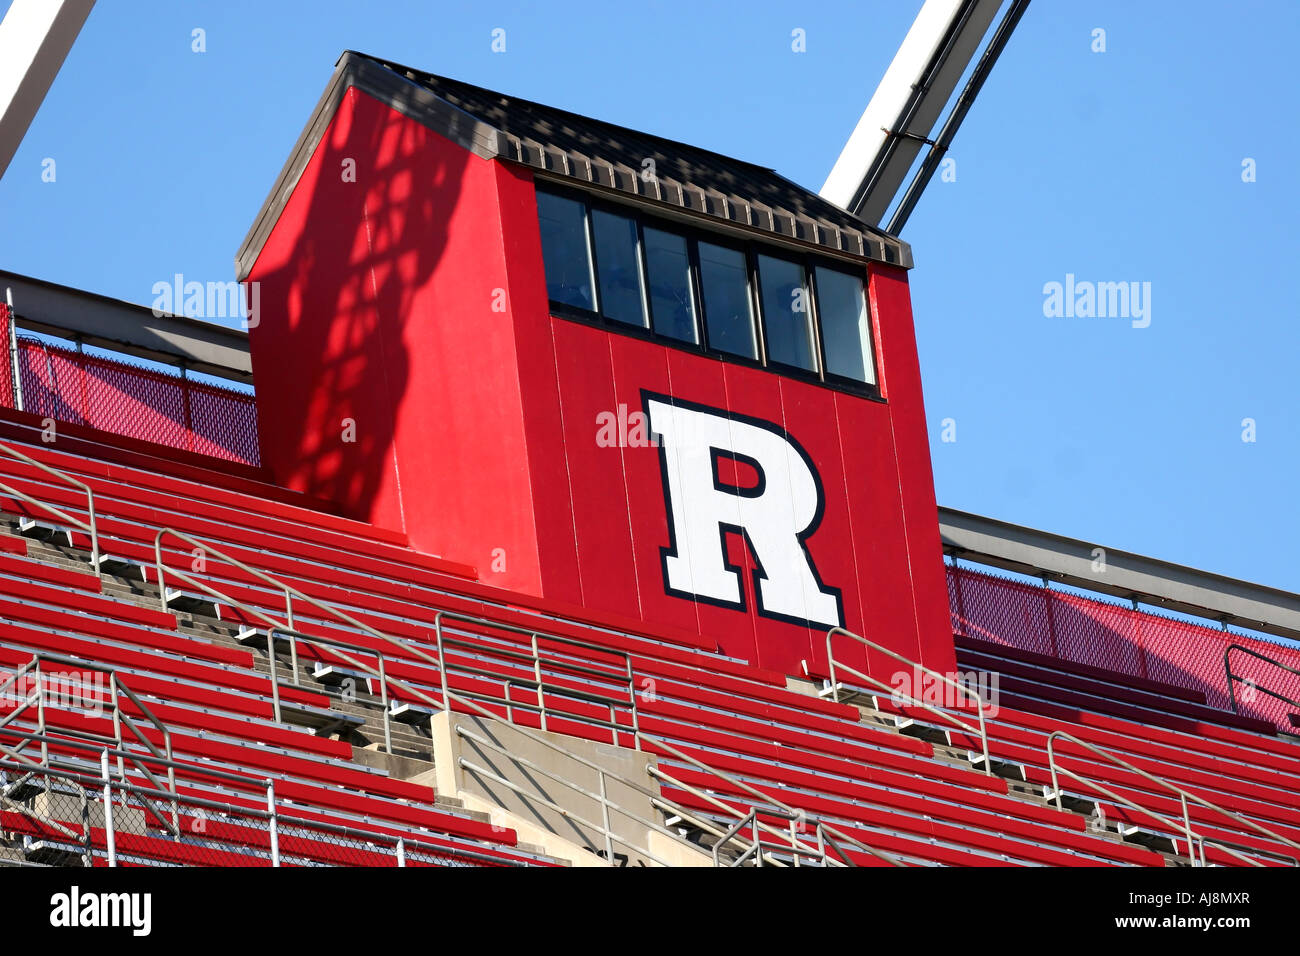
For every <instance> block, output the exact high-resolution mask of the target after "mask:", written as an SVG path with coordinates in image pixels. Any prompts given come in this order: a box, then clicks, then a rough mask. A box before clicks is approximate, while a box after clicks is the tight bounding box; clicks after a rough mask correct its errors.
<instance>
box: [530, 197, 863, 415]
mask: <svg viewBox="0 0 1300 956" xmlns="http://www.w3.org/2000/svg"><path fill="white" fill-rule="evenodd" d="M536 189H537V191H538V192H544V193H550V194H552V195H556V196H562V197H564V198H566V199H573V200H576V201H578V202H580V203H582V204H583V206H584V208H585V216H584V220H585V224H586V233H587V248H588V250H589V255H590V260H591V271H592V275H593V279H594V283H595V288H594V289H593V299H594V300H595V302H596V306H597V308H596V309H594V310H592V309H583V308H581V307H578V306H573V305H568V304H566V303H563V302H557V301H554V300H550V299H548V303H549V310H550V314H551V315H553V316H555V317H557V318H561V319H565V320H568V321H575V322H581V323H583V324H585V325H593V326H596V327H598V328H601V329H605V330H607V331H611V332H617V333H618V334H620V335H626V336H630V337H631V338H637V339H644V340H646V341H650V342H654V343H656V344H658V345H665V346H668V347H669V348H675V349H679V350H681V351H684V352H689V353H692V354H695V355H704V356H707V357H709V358H714V359H717V360H719V361H723V362H730V363H731V364H733V365H740V366H743V367H745V368H756V369H760V370H762V371H767V372H772V373H774V374H776V375H781V376H783V377H785V378H790V379H794V380H796V381H802V382H807V383H809V384H813V385H820V386H823V387H825V388H830V389H833V390H835V391H839V392H846V393H848V394H852V395H856V396H858V397H861V398H868V399H872V400H874V401H878V402H884V401H885V399H884V398H883V397H882V396H881V394H880V384H879V383H880V363H879V359H878V357H877V355H876V351H877V350H876V341H875V333H876V321H875V314H874V312H873V311H872V308H871V296H870V290H869V288H868V285H867V278H866V276H865V275H856V274H855V272H854V270H853V268H852V266H850V265H849V264H848V263H841V262H840V261H839V260H837V259H835V258H833V257H831V256H824V255H817V254H815V253H809V252H803V251H797V250H794V249H791V248H789V247H787V246H784V245H779V244H776V243H770V242H764V241H762V240H761V239H742V238H739V237H735V236H732V235H728V234H726V233H723V232H715V231H712V230H709V229H707V228H702V227H699V226H695V225H691V224H686V223H682V222H678V221H677V220H675V219H668V218H665V217H660V216H655V215H654V214H653V213H646V212H643V211H642V210H640V209H639V208H636V207H633V206H630V205H628V204H624V203H616V202H608V201H606V200H604V199H601V198H600V197H598V196H595V195H593V194H591V193H589V192H584V191H583V190H580V189H571V188H568V187H566V186H561V185H557V184H553V183H551V182H550V181H549V180H548V181H547V182H546V183H545V184H544V185H542V184H540V183H539V184H538V185H537V187H536ZM597 209H599V210H601V211H603V212H607V213H610V214H613V215H617V216H621V217H623V218H625V219H630V220H632V222H633V223H635V225H636V240H637V249H636V252H637V264H638V267H639V268H640V270H641V285H642V290H643V307H644V309H645V320H646V324H645V325H632V324H630V323H628V322H626V321H620V320H619V319H615V318H611V317H608V316H606V315H604V314H603V313H602V312H601V311H600V308H601V307H602V306H603V296H602V294H601V291H600V264H599V258H598V257H599V250H597V248H596V237H595V226H594V224H593V218H592V215H591V213H592V211H593V210H597ZM646 227H649V228H652V229H657V230H659V231H660V232H665V233H669V234H672V235H675V236H678V237H680V238H682V239H684V240H685V241H686V253H687V260H688V263H689V271H688V274H689V279H690V286H691V303H692V309H693V312H694V319H695V334H696V340H697V341H696V342H687V341H684V340H682V339H677V338H673V337H672V336H670V335H666V334H664V333H661V332H656V331H655V329H654V305H653V302H652V299H653V295H652V294H651V291H650V276H649V267H648V264H647V256H646V249H645V229H646ZM700 242H708V243H710V244H711V245H715V246H721V247H723V248H728V249H732V250H733V251H738V252H742V253H744V256H745V266H746V272H747V285H748V289H747V294H748V295H749V299H750V310H751V314H752V319H753V323H754V335H755V346H756V350H757V352H758V358H757V359H749V358H746V357H745V356H742V355H735V354H733V353H731V352H724V351H722V350H721V349H717V348H713V347H711V346H710V345H709V338H708V317H707V315H706V313H705V307H704V288H703V276H702V274H701V271H700V259H699V243H700ZM760 254H762V255H767V256H769V257H771V258H774V259H783V260H785V261H787V262H793V263H798V264H799V266H800V267H801V268H802V269H803V271H804V277H805V281H806V282H807V288H808V293H809V295H808V299H809V302H808V307H809V321H810V322H811V323H812V334H813V349H814V358H815V359H816V362H817V369H816V370H815V371H809V370H807V369H804V368H800V367H799V366H797V365H786V364H784V363H781V362H777V361H773V360H772V359H770V357H769V355H768V347H767V317H766V314H765V312H764V309H763V302H762V292H761V288H760V285H759V281H760V280H759V274H758V257H759V255H760ZM817 266H821V267H823V268H826V269H830V270H832V271H836V272H840V273H843V274H845V275H852V276H854V277H855V278H858V279H859V280H860V281H861V283H862V296H863V302H864V303H865V307H866V310H867V333H868V334H867V341H866V343H865V344H866V346H867V347H868V349H869V351H870V355H869V357H868V358H869V361H870V363H871V368H872V370H873V372H874V375H875V378H876V381H875V382H874V383H871V382H862V381H859V380H858V379H855V378H850V377H846V376H842V375H835V374H833V373H830V372H827V371H826V355H825V343H824V340H823V335H822V327H821V315H820V306H819V303H818V292H817V268H816V267H817ZM864 271H865V270H864Z"/></svg>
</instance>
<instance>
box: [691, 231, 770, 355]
mask: <svg viewBox="0 0 1300 956" xmlns="http://www.w3.org/2000/svg"><path fill="white" fill-rule="evenodd" d="M699 249H700V297H701V298H702V299H703V300H704V324H705V328H706V329H707V332H708V337H709V347H710V348H714V349H717V350H718V351H719V352H726V353H727V354H729V355H739V356H741V357H743V358H747V359H756V358H758V346H757V344H756V343H755V341H754V307H753V305H752V304H751V303H750V299H749V264H748V263H747V262H746V261H745V254H744V253H743V252H741V251H740V250H739V249H728V248H726V247H725V246H715V245H714V244H713V243H711V242H701V243H700V244H699Z"/></svg>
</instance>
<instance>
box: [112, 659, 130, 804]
mask: <svg viewBox="0 0 1300 956" xmlns="http://www.w3.org/2000/svg"><path fill="white" fill-rule="evenodd" d="M108 685H109V693H111V694H112V695H113V740H114V741H115V742H116V743H117V775H118V777H120V778H121V779H122V780H123V781H125V780H126V764H125V763H124V761H123V759H122V751H124V750H126V746H125V744H124V742H123V739H122V705H121V703H120V702H119V699H118V691H117V671H113V672H111V673H110V674H109V675H108Z"/></svg>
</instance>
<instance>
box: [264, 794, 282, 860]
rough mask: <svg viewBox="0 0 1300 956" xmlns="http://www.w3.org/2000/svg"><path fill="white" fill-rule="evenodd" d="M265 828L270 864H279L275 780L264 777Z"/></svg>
mask: <svg viewBox="0 0 1300 956" xmlns="http://www.w3.org/2000/svg"><path fill="white" fill-rule="evenodd" d="M266 813H267V829H268V830H269V833H270V837H271V865H272V866H279V865H280V830H279V825H278V822H277V821H276V817H275V781H274V780H272V779H271V778H270V777H267V778H266Z"/></svg>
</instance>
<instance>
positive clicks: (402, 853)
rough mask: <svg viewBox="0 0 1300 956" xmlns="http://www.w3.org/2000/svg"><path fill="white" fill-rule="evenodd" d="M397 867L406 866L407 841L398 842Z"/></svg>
mask: <svg viewBox="0 0 1300 956" xmlns="http://www.w3.org/2000/svg"><path fill="white" fill-rule="evenodd" d="M397 865H398V866H403V867H404V866H406V841H405V840H400V839H399V840H398V841H397Z"/></svg>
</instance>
